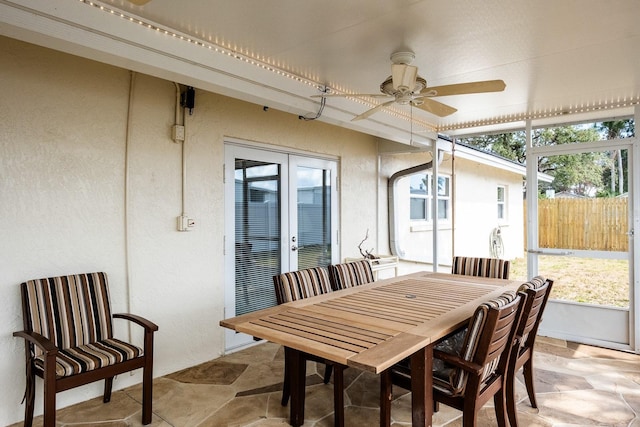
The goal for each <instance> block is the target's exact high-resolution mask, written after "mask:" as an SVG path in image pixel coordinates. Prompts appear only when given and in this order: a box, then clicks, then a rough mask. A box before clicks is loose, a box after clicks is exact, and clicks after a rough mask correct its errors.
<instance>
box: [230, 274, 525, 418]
mask: <svg viewBox="0 0 640 427" xmlns="http://www.w3.org/2000/svg"><path fill="white" fill-rule="evenodd" d="M521 284H522V282H521V281H515V280H504V279H491V278H482V277H472V276H461V275H453V274H447V273H435V272H426V271H423V272H417V273H412V274H408V275H403V276H397V277H393V278H390V279H384V280H379V281H376V282H373V283H369V284H366V285H361V286H357V287H354V288H349V289H344V290H340V291H335V292H330V293H328V294H324V295H319V296H316V297H312V298H306V299H302V300H298V301H293V302H290V303H286V304H281V305H278V306H276V307H272V308H268V309H264V310H259V311H256V312H253V313H248V314H245V315H242V316H238V317H233V318H229V319H224V320H222V321H220V325H221V326H223V327H226V328H230V329H233V330H235V331H237V332H242V333H246V334H249V335H252V336H254V337H257V338H261V339H265V340H268V341H271V342H274V343H278V344H281V345H283V346H284V347H285V348H286V349H287V350H288V351H289V354H290V357H291V360H290V362H291V366H292V368H291V369H290V371H289V375H290V376H291V407H290V423H291V425H293V426H294V427H297V426H300V425H302V424H303V423H304V395H305V389H304V388H305V381H304V378H305V375H306V372H305V365H306V364H305V363H303V358H302V354H303V353H310V354H313V355H316V356H319V357H322V358H325V359H328V360H330V361H333V362H335V363H338V364H341V365H345V366H348V367H353V368H357V369H361V370H365V371H369V372H373V373H375V374H380V375H382V376H383V379H382V381H381V394H380V399H381V401H383V399H390V398H391V389H390V384H391V381H389V377H388V375H390V374H389V372H390V371H389V370H388V368H390V367H391V366H392V365H394V364H395V363H397V362H399V361H401V360H403V359H405V358H407V357H410V358H411V359H410V360H411V393H412V395H411V405H412V425H413V426H414V427H417V426H420V427H425V426H431V425H432V417H433V394H432V377H431V371H432V366H433V346H434V344H435V343H436V342H437V341H438V340H440V339H442V338H444V337H445V336H446V335H448V334H449V333H451V332H453V331H455V330H457V329H459V328H460V327H462V326H464V325H465V324H466V323H467V322H468V320H469V318H470V317H471V316H472V315H473V312H474V310H475V308H476V307H477V306H478V305H479V304H480V303H482V302H484V301H486V300H489V299H491V298H494V297H496V296H498V295H500V294H501V293H502V292H504V291H506V290H516V289H518V287H519V286H520V285H521ZM383 406H387V405H383ZM383 406H381V408H382V407H383ZM389 419H390V417H389V414H386V413H382V412H381V414H380V420H381V425H383V426H387V425H388V420H389Z"/></svg>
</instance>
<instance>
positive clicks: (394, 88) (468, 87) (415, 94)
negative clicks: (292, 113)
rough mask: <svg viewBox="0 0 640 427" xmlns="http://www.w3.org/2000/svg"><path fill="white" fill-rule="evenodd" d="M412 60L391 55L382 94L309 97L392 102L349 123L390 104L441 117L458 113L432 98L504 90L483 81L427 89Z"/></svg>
mask: <svg viewBox="0 0 640 427" xmlns="http://www.w3.org/2000/svg"><path fill="white" fill-rule="evenodd" d="M414 59H415V54H414V53H413V52H396V53H393V54H392V55H391V62H392V65H391V76H389V77H388V78H387V79H386V80H385V81H383V82H382V84H380V92H382V94H366V93H357V94H332V93H329V94H326V93H325V94H322V95H313V96H312V97H314V98H319V97H344V98H392V99H390V100H388V101H385V102H383V103H382V104H380V105H377V106H376V107H374V108H372V109H370V110H367V111H365V112H364V113H362V114H360V115H358V116H356V117H354V118H353V119H351V121H356V120H362V119H366V118H367V117H369V116H371V115H372V114H374V113H376V112H377V111H379V110H381V109H383V108H385V107H388V106H390V105H392V104H400V105H412V106H414V107H417V108H420V109H421V110H424V111H427V112H429V113H431V114H435V115H436V116H439V117H445V116H448V115H450V114H453V113H455V112H456V111H458V110H457V109H455V108H453V107H450V106H449V105H446V104H443V103H441V102H438V101H436V100H434V99H432V98H434V97H436V96H450V95H465V94H472V93H483V92H500V91H503V90H504V88H505V87H506V85H505V83H504V82H503V81H502V80H485V81H477V82H469V83H457V84H451V85H444V86H433V87H428V86H427V81H426V80H425V79H423V78H422V77H420V76H419V75H418V67H415V66H413V65H411V63H412V62H413V60H414Z"/></svg>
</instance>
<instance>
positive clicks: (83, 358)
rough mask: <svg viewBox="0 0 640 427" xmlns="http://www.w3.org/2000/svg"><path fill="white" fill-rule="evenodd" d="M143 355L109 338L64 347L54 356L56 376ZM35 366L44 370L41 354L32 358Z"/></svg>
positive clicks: (77, 372) (121, 342)
mask: <svg viewBox="0 0 640 427" xmlns="http://www.w3.org/2000/svg"><path fill="white" fill-rule="evenodd" d="M142 355H143V350H142V349H141V348H139V347H136V346H134V345H131V344H128V343H126V342H123V341H120V340H118V339H115V338H109V339H106V340H103V341H98V342H94V343H91V344H86V345H82V346H79V347H71V348H66V349H64V350H60V351H59V352H58V356H57V357H56V376H57V377H68V376H70V375H75V374H80V373H83V372H87V371H91V370H94V369H97V368H102V367H105V366H109V365H113V364H116V363H120V362H124V361H127V360H130V359H135V358H136V357H140V356H142ZM34 363H35V366H36V368H38V369H40V370H42V371H44V358H43V357H42V355H40V356H37V357H36V358H35V359H34Z"/></svg>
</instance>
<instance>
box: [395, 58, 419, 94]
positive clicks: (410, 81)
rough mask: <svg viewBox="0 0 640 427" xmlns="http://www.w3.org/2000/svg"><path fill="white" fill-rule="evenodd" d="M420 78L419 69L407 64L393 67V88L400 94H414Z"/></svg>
mask: <svg viewBox="0 0 640 427" xmlns="http://www.w3.org/2000/svg"><path fill="white" fill-rule="evenodd" d="M417 78H418V67H414V66H412V65H405V64H393V65H392V66H391V80H392V82H393V88H394V89H395V90H398V91H400V92H413V91H414V89H415V86H416V79H417Z"/></svg>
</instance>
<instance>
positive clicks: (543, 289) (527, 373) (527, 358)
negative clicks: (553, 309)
mask: <svg viewBox="0 0 640 427" xmlns="http://www.w3.org/2000/svg"><path fill="white" fill-rule="evenodd" d="M552 286H553V280H550V279H546V280H545V279H544V278H543V277H540V276H538V277H534V278H533V279H531V281H530V282H526V283H524V284H523V285H522V286H521V287H520V291H521V292H524V293H525V294H526V295H527V298H526V301H525V304H524V308H523V309H522V318H521V319H520V323H519V324H518V328H517V329H516V341H517V343H516V345H515V346H514V347H513V350H512V351H513V352H512V354H511V359H510V361H509V370H508V377H507V413H508V414H509V422H510V423H511V425H512V426H516V425H517V422H518V420H517V413H516V401H515V376H516V373H517V372H518V371H519V370H520V368H523V371H522V373H523V375H524V382H525V385H526V388H527V394H528V395H529V401H530V402H531V407H533V408H537V407H538V405H537V402H536V392H535V388H534V380H533V348H534V345H535V340H536V335H537V333H538V326H540V322H541V320H542V313H543V312H544V308H545V306H546V305H547V300H548V299H549V294H550V293H551V288H552Z"/></svg>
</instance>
